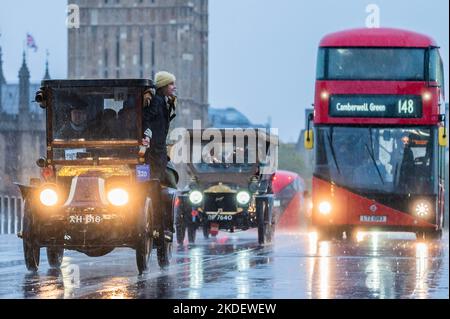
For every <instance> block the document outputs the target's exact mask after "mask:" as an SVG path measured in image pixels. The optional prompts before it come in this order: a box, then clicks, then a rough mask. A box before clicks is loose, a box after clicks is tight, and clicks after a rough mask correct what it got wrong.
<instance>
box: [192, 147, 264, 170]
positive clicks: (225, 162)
mask: <svg viewBox="0 0 450 319" xmlns="http://www.w3.org/2000/svg"><path fill="white" fill-rule="evenodd" d="M255 163H256V149H253V147H251V148H249V146H248V145H245V146H243V147H241V146H237V145H235V144H233V143H223V144H222V145H221V146H220V147H217V148H216V149H214V148H211V147H208V143H205V142H203V143H202V158H201V162H200V163H194V164H193V166H194V168H195V169H196V170H197V171H198V172H200V173H248V172H251V171H252V168H253V167H254V165H255Z"/></svg>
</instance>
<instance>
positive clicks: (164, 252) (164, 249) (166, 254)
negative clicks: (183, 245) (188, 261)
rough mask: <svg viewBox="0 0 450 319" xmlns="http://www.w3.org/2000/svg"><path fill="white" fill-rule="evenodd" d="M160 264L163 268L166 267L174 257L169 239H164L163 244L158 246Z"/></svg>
mask: <svg viewBox="0 0 450 319" xmlns="http://www.w3.org/2000/svg"><path fill="white" fill-rule="evenodd" d="M157 254H158V265H159V267H160V268H161V269H165V268H167V267H169V265H170V259H172V243H171V242H168V241H167V240H163V241H162V245H161V244H160V246H159V247H158V248H157Z"/></svg>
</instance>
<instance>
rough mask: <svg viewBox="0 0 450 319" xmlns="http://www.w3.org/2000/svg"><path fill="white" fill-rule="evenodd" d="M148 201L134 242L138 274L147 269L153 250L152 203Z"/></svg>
mask: <svg viewBox="0 0 450 319" xmlns="http://www.w3.org/2000/svg"><path fill="white" fill-rule="evenodd" d="M149 202H150V200H149V199H147V204H146V208H145V211H146V216H145V225H144V227H143V230H142V232H141V234H140V237H139V239H138V241H137V244H136V264H137V267H138V271H139V275H142V274H143V273H144V272H146V271H147V270H148V264H149V261H150V256H151V253H152V250H153V220H152V218H153V214H152V208H151V207H152V205H151V204H149Z"/></svg>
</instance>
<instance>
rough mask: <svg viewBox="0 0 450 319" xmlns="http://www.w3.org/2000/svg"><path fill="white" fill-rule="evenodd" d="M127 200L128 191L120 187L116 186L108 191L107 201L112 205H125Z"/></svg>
mask: <svg viewBox="0 0 450 319" xmlns="http://www.w3.org/2000/svg"><path fill="white" fill-rule="evenodd" d="M129 200H130V198H129V195H128V192H127V191H126V190H124V189H122V188H116V189H113V190H110V191H109V192H108V201H109V202H110V203H111V204H113V205H114V206H119V207H120V206H125V205H127V204H128V202H129Z"/></svg>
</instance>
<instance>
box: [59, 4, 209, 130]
mask: <svg viewBox="0 0 450 319" xmlns="http://www.w3.org/2000/svg"><path fill="white" fill-rule="evenodd" d="M69 2H70V4H76V5H78V6H79V8H80V28H79V29H75V28H74V29H69V36H68V39H69V46H68V47H69V53H68V55H69V56H68V63H69V65H68V70H69V78H72V79H73V78H80V79H87V78H91V79H98V78H153V77H154V74H155V73H156V72H157V71H160V70H165V71H169V72H172V73H174V74H175V75H176V76H177V87H178V97H179V111H178V117H177V119H176V122H175V126H177V127H187V128H190V127H192V121H193V120H202V124H203V125H204V126H207V125H208V123H207V120H208V116H207V112H208V0H70V1H69Z"/></svg>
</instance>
